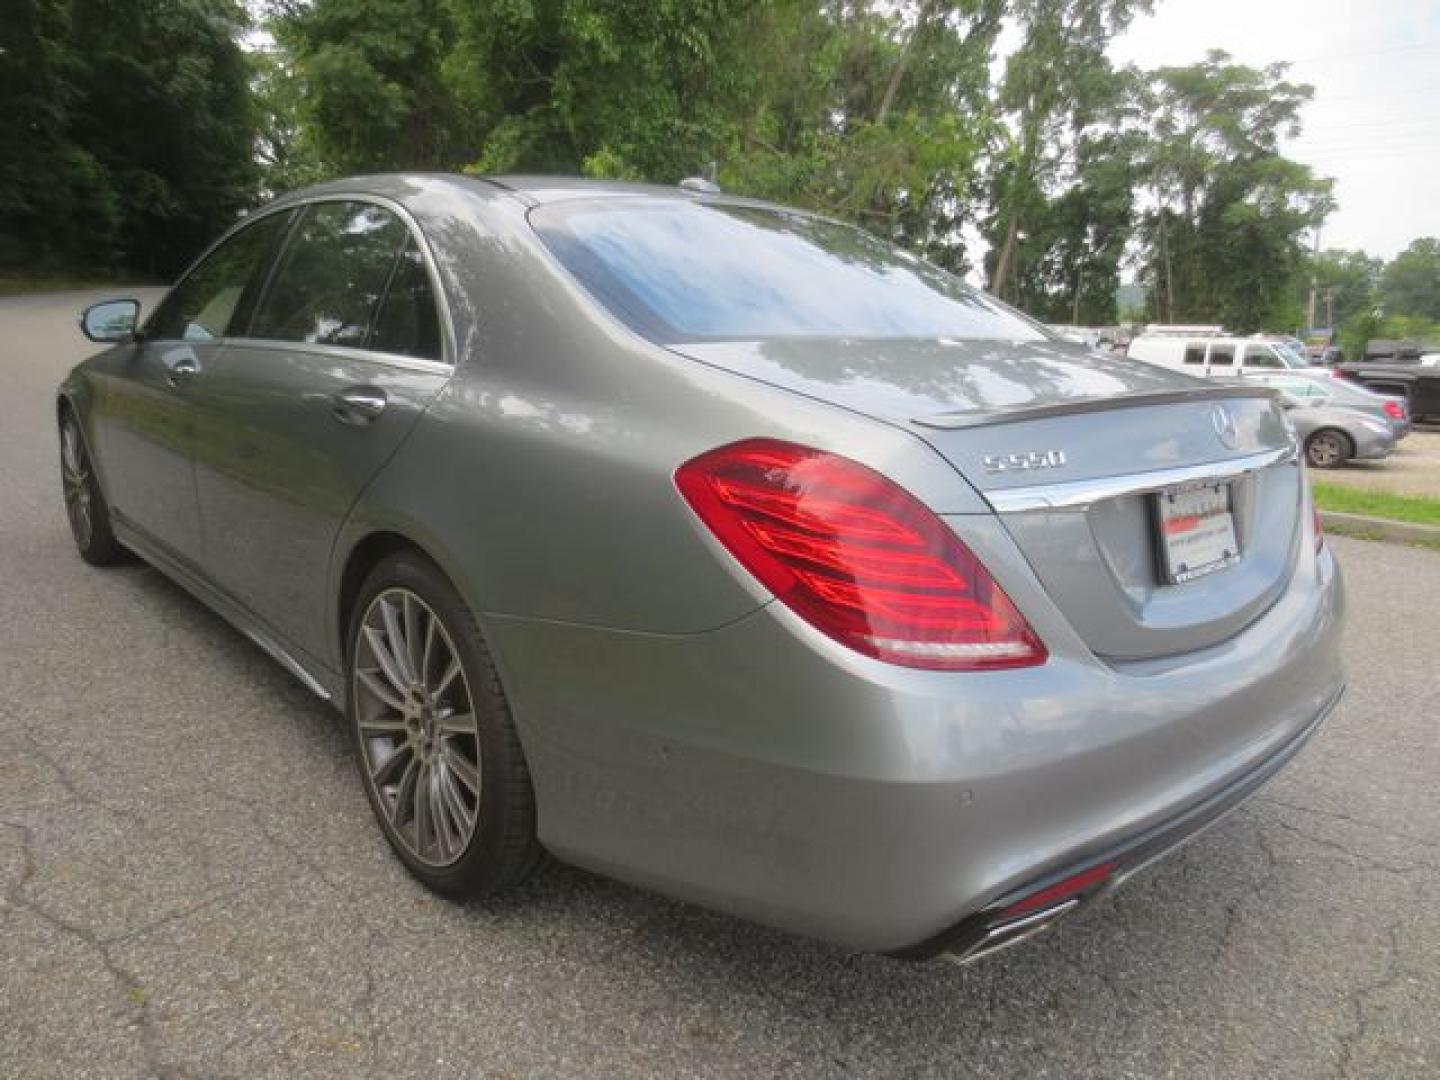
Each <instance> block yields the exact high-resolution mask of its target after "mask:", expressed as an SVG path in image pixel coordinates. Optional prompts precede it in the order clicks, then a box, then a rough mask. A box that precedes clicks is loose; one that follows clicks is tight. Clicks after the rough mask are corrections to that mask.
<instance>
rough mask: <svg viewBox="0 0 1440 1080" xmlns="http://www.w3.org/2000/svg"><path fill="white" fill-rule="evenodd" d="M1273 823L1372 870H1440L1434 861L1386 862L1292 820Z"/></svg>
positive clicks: (1400, 873) (1400, 872)
mask: <svg viewBox="0 0 1440 1080" xmlns="http://www.w3.org/2000/svg"><path fill="white" fill-rule="evenodd" d="M1271 824H1273V825H1275V827H1276V828H1279V829H1283V830H1285V831H1286V832H1288V833H1290V834H1291V835H1293V836H1298V837H1299V838H1300V839H1302V840H1304V841H1306V842H1307V843H1310V844H1313V845H1315V846H1316V847H1319V848H1324V849H1326V850H1327V851H1334V852H1337V853H1339V854H1341V855H1344V856H1346V857H1347V858H1350V859H1353V860H1354V861H1355V862H1356V863H1358V864H1360V865H1361V866H1363V867H1365V868H1367V869H1370V870H1379V871H1381V872H1382V873H1386V874H1396V875H1398V876H1400V877H1406V876H1408V875H1410V874H1416V873H1437V872H1440V866H1436V865H1435V864H1434V863H1428V862H1421V861H1413V862H1411V863H1409V864H1408V865H1404V866H1401V865H1397V864H1395V863H1390V862H1386V861H1385V860H1383V859H1377V858H1376V857H1375V856H1373V855H1371V854H1369V853H1367V852H1364V851H1357V850H1356V849H1355V848H1353V847H1351V846H1350V845H1349V844H1346V843H1344V842H1343V841H1340V840H1335V839H1332V838H1330V837H1328V836H1316V835H1315V834H1314V833H1311V832H1308V831H1306V830H1305V829H1302V828H1300V827H1299V826H1298V825H1292V824H1291V823H1290V822H1288V821H1282V820H1280V819H1279V818H1272V819H1271Z"/></svg>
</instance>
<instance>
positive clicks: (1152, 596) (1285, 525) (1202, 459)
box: [672, 339, 1303, 660]
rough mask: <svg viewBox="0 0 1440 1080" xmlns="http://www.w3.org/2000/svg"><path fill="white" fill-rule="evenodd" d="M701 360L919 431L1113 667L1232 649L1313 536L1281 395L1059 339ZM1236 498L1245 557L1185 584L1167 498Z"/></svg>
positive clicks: (700, 347)
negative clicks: (1207, 491) (1190, 493)
mask: <svg viewBox="0 0 1440 1080" xmlns="http://www.w3.org/2000/svg"><path fill="white" fill-rule="evenodd" d="M672 348H674V349H675V351H677V352H680V353H682V354H684V355H686V356H690V357H692V358H694V359H697V360H700V361H703V362H705V363H709V364H713V365H715V366H718V367H723V368H726V369H729V370H733V371H737V372H739V373H742V374H745V375H748V376H750V377H752V378H757V379H760V380H763V381H765V382H768V383H771V384H773V385H776V386H781V387H784V388H786V389H789V390H792V391H795V392H797V393H801V394H805V395H807V396H809V397H813V398H818V399H820V400H824V401H828V402H831V403H833V404H836V405H840V406H843V407H845V408H848V409H851V410H853V411H855V412H858V413H862V414H864V415H867V416H871V417H874V418H875V419H879V420H883V421H886V422H888V423H892V424H896V425H899V426H902V427H904V428H906V429H907V430H910V431H912V432H913V433H914V434H916V435H917V436H919V437H920V438H922V439H924V440H925V441H926V442H928V443H929V444H930V445H931V446H932V447H934V448H935V449H936V450H937V451H938V452H939V453H940V454H942V455H943V456H944V457H945V458H946V459H947V460H948V461H949V462H950V463H951V464H952V465H953V466H954V467H955V469H956V470H957V471H958V472H959V473H960V475H961V476H962V477H964V479H965V480H966V481H968V482H969V483H970V484H971V485H972V486H973V487H974V488H975V489H976V490H978V491H979V492H980V493H981V494H982V495H983V496H985V497H986V499H987V500H988V501H989V502H990V503H991V505H992V506H993V507H994V508H995V509H996V511H997V513H998V514H999V516H1000V519H1001V521H1002V522H1003V524H1004V525H1005V527H1006V528H1007V530H1008V531H1009V533H1010V535H1011V536H1012V537H1013V538H1014V539H1015V541H1016V543H1017V545H1018V546H1019V548H1020V550H1021V552H1022V553H1023V554H1024V556H1025V558H1026V559H1027V561H1028V562H1029V564H1030V566H1031V568H1032V569H1033V570H1034V572H1035V574H1036V575H1037V576H1038V577H1039V578H1040V580H1041V582H1042V583H1043V584H1044V585H1045V587H1046V589H1047V591H1048V592H1049V595H1050V597H1051V598H1052V599H1053V600H1054V602H1055V603H1056V604H1057V605H1058V606H1059V608H1060V609H1061V611H1062V612H1063V613H1064V614H1065V615H1066V617H1067V618H1068V619H1069V621H1070V623H1071V625H1073V626H1074V627H1075V629H1076V630H1077V632H1078V633H1079V634H1080V635H1081V636H1082V637H1083V638H1084V640H1085V641H1086V643H1087V645H1089V647H1090V648H1091V649H1093V650H1094V651H1095V652H1096V653H1097V654H1098V655H1101V656H1103V657H1107V658H1111V659H1115V660H1127V659H1141V658H1147V657H1154V656H1164V655H1172V654H1176V653H1181V652H1188V651H1191V650H1194V649H1199V648H1204V647H1206V646H1208V645H1213V644H1216V643H1218V642H1220V641H1223V640H1224V639H1226V638H1228V637H1231V636H1233V635H1234V634H1236V633H1238V632H1239V631H1240V630H1242V629H1244V627H1245V626H1247V625H1248V624H1249V623H1250V622H1252V621H1253V620H1254V619H1255V618H1257V617H1259V615H1260V614H1262V613H1263V612H1264V611H1265V610H1266V609H1267V608H1268V607H1269V606H1270V605H1271V604H1272V603H1273V602H1274V601H1275V600H1276V599H1277V598H1278V597H1279V595H1280V594H1281V593H1282V592H1283V591H1284V589H1285V586H1286V585H1287V583H1288V582H1289V579H1290V576H1291V574H1292V573H1293V570H1294V567H1295V563H1296V559H1297V556H1298V552H1299V540H1300V536H1301V534H1302V532H1303V530H1302V524H1301V513H1300V508H1301V505H1302V502H1303V498H1302V495H1303V482H1302V479H1301V472H1300V466H1299V464H1298V461H1297V460H1296V459H1295V455H1294V440H1293V436H1292V435H1291V434H1290V431H1289V428H1288V425H1287V424H1286V423H1285V421H1284V418H1283V412H1282V410H1281V409H1280V408H1279V407H1278V405H1276V404H1275V403H1274V402H1273V400H1272V398H1271V396H1270V395H1269V393H1268V392H1266V391H1265V390H1263V389H1260V388H1255V389H1252V388H1250V387H1245V386H1219V385H1216V384H1215V383H1213V382H1207V381H1206V380H1202V379H1194V378H1191V377H1189V376H1186V375H1183V374H1181V373H1178V372H1171V371H1166V370H1164V369H1161V368H1157V367H1151V366H1149V365H1145V364H1140V363H1136V362H1132V361H1124V360H1113V359H1109V358H1105V357H1100V356H1096V355H1094V354H1090V353H1088V352H1086V351H1085V350H1084V349H1083V348H1079V347H1075V346H1069V345H1064V344H1060V343H1052V342H1042V341H1035V342H995V341H946V340H939V341H874V340H865V341H855V340H813V339H805V340H778V341H764V342H722V343H716V342H707V343H703V344H686V345H679V346H672ZM1208 482H1215V483H1220V484H1223V485H1224V486H1225V491H1226V493H1227V495H1226V497H1228V499H1229V502H1230V508H1231V513H1232V516H1233V524H1234V532H1235V539H1236V540H1237V541H1238V545H1239V553H1238V558H1236V559H1234V560H1233V561H1231V562H1230V563H1229V564H1228V565H1226V566H1225V567H1224V568H1223V569H1219V570H1215V571H1213V572H1210V573H1206V574H1205V575H1204V576H1200V577H1196V578H1194V579H1192V580H1188V581H1183V582H1180V583H1176V582H1174V581H1173V580H1172V578H1171V576H1170V574H1169V573H1168V571H1167V569H1166V566H1165V554H1164V550H1163V548H1164V544H1163V542H1162V540H1161V534H1160V526H1159V523H1158V520H1157V519H1158V515H1159V510H1158V506H1157V504H1158V500H1159V498H1161V497H1163V496H1162V495H1159V494H1157V492H1162V493H1163V492H1166V491H1174V490H1178V489H1182V488H1185V487H1193V486H1195V485H1197V484H1203V483H1208Z"/></svg>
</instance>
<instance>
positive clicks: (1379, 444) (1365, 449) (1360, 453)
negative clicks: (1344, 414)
mask: <svg viewBox="0 0 1440 1080" xmlns="http://www.w3.org/2000/svg"><path fill="white" fill-rule="evenodd" d="M1354 435H1355V460H1356V461H1381V460H1383V459H1385V458H1387V457H1389V456H1390V453H1391V451H1393V450H1394V449H1395V444H1396V442H1398V441H1399V436H1396V435H1393V434H1390V433H1388V432H1387V433H1384V434H1382V433H1380V432H1378V431H1370V430H1369V429H1368V428H1365V429H1359V430H1357V431H1356V432H1355V433H1354Z"/></svg>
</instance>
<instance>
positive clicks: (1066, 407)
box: [911, 386, 1278, 431]
mask: <svg viewBox="0 0 1440 1080" xmlns="http://www.w3.org/2000/svg"><path fill="white" fill-rule="evenodd" d="M1277 396H1278V393H1277V391H1276V390H1274V389H1273V388H1271V387H1268V386H1197V387H1194V388H1186V389H1184V390H1139V391H1135V392H1133V393H1128V394H1116V395H1115V396H1114V397H1101V398H1080V399H1078V400H1075V401H1057V402H1051V403H1048V404H1045V405H1017V406H1015V407H1013V408H1008V409H983V410H977V411H974V412H948V413H933V414H931V415H929V416H916V417H913V418H912V419H911V423H913V424H919V425H920V426H921V427H928V428H938V429H940V430H942V431H949V430H955V429H959V428H969V427H986V426H989V425H991V424H1013V423H1019V422H1021V421H1024V420H1042V419H1045V418H1047V417H1052V416H1073V415H1076V414H1079V413H1090V412H1107V411H1109V410H1111V409H1133V408H1139V407H1141V406H1145V405H1174V404H1179V403H1182V402H1190V401H1218V400H1223V399H1225V398H1272V399H1273V398H1275V397H1277Z"/></svg>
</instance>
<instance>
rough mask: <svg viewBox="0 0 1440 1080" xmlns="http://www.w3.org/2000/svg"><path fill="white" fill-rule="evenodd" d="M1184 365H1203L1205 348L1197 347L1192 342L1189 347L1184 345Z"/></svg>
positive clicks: (1202, 346)
mask: <svg viewBox="0 0 1440 1080" xmlns="http://www.w3.org/2000/svg"><path fill="white" fill-rule="evenodd" d="M1185 363H1187V364H1203V363H1205V346H1204V345H1197V344H1195V343H1194V342H1191V343H1190V344H1189V345H1186V346H1185Z"/></svg>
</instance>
